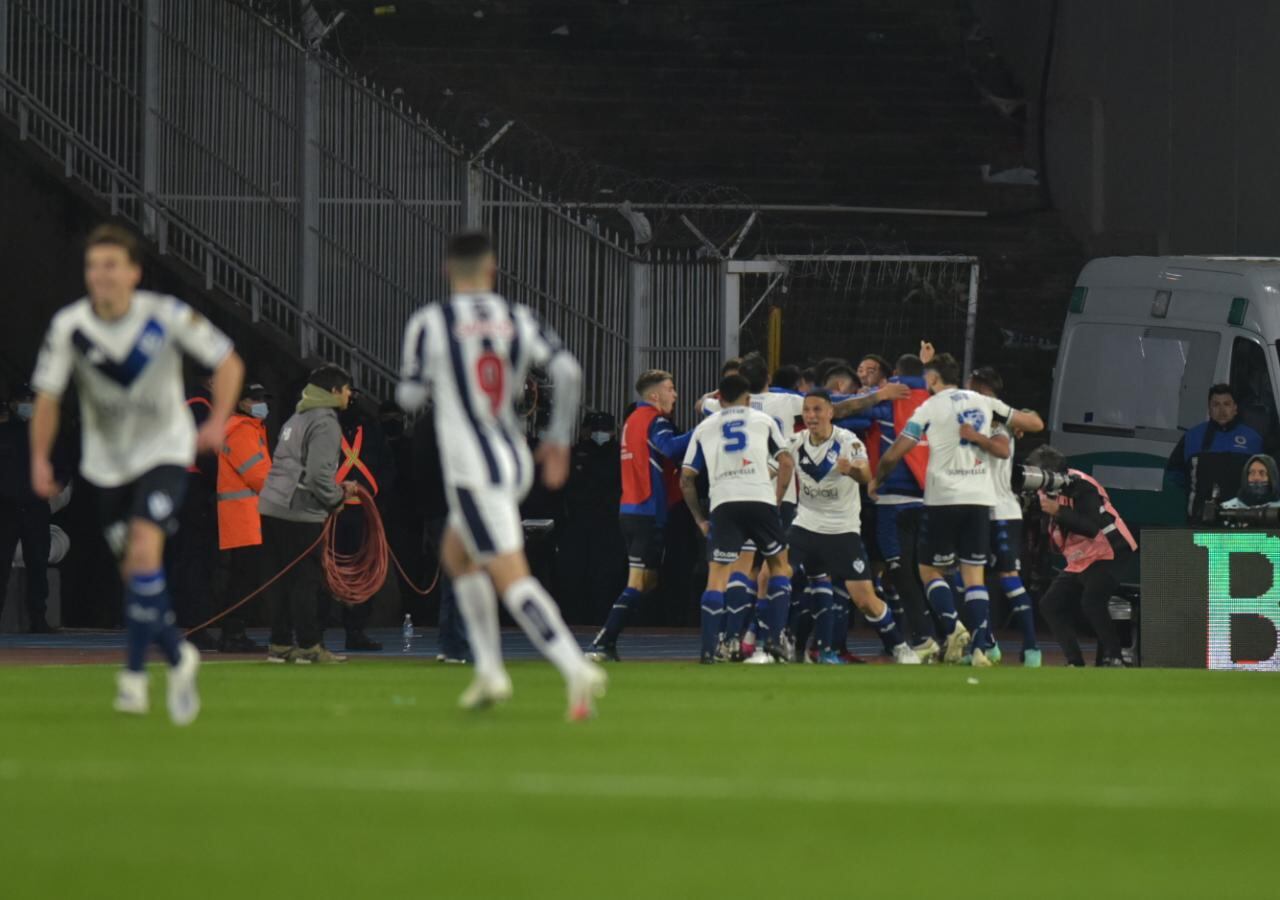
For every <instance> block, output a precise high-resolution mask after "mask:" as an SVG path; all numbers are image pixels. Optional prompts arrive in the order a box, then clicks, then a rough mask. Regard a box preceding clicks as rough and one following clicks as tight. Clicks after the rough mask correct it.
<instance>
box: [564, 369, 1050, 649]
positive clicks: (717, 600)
mask: <svg viewBox="0 0 1280 900" xmlns="http://www.w3.org/2000/svg"><path fill="white" fill-rule="evenodd" d="M887 368H888V364H887V363H886V362H885V361H884V360H883V359H882V358H880V357H878V356H869V357H867V358H865V359H864V360H863V365H862V366H860V367H859V371H858V377H859V378H860V379H861V380H862V381H863V384H864V387H865V390H863V391H861V392H859V393H857V394H850V393H848V392H849V391H850V389H851V386H852V384H851V382H852V381H853V372H852V370H850V369H849V368H848V367H847V366H845V365H844V364H843V363H839V362H838V361H837V364H835V365H832V366H829V367H827V368H826V369H825V370H818V371H814V372H807V373H804V377H801V378H799V379H796V378H794V376H796V375H798V374H800V373H799V372H798V370H795V369H794V368H793V367H791V370H790V371H789V372H787V373H785V374H786V375H787V376H788V380H789V381H790V383H789V384H786V385H784V386H779V385H771V383H770V375H769V372H768V369H767V366H766V365H765V363H764V360H763V359H762V358H760V357H759V356H758V355H757V354H751V355H748V356H747V357H744V358H743V359H741V360H730V361H729V362H728V363H726V364H725V366H724V368H723V370H722V379H721V381H720V384H719V388H718V390H717V391H716V392H714V393H713V394H709V395H707V396H705V397H703V398H702V399H701V400H699V401H698V404H697V412H698V414H699V415H702V416H704V417H705V418H704V419H703V420H702V422H701V423H700V424H699V425H698V426H697V427H696V428H695V429H693V430H692V431H691V432H689V433H687V434H683V435H679V434H676V432H675V429H674V427H673V426H672V424H671V422H670V419H669V418H668V416H670V415H671V413H672V411H673V410H674V408H675V401H676V398H677V394H676V391H675V386H674V383H673V380H672V376H671V375H670V374H669V373H667V372H664V371H661V370H653V371H650V372H646V373H644V374H643V375H642V376H641V377H640V379H639V380H638V382H637V384H636V391H637V394H638V395H639V403H638V404H637V406H636V409H635V411H634V412H633V413H632V414H631V415H630V416H629V417H628V418H627V420H626V423H625V424H624V426H623V433H622V451H621V456H622V460H621V464H622V482H623V497H622V507H621V522H622V531H623V534H624V536H625V538H626V540H627V544H628V559H629V564H630V573H631V574H630V577H629V581H628V585H627V588H626V589H625V590H624V591H623V593H622V595H621V596H620V597H619V598H618V601H617V602H616V603H615V604H614V605H613V608H612V609H611V610H610V614H609V617H608V619H607V621H606V622H605V624H604V627H603V628H602V629H601V630H600V632H599V633H598V634H597V635H596V637H595V639H594V641H593V642H592V645H591V647H590V648H589V651H588V655H589V656H591V657H592V658H593V659H596V660H607V659H611V660H617V659H618V658H619V655H618V647H617V641H618V637H619V635H620V634H621V632H622V630H623V628H624V626H625V623H626V618H627V615H628V613H629V612H630V611H631V610H632V609H633V608H635V606H636V605H637V604H638V603H639V602H640V600H641V597H642V596H643V594H644V593H645V592H647V591H651V590H653V589H654V588H655V587H656V583H657V570H658V567H659V565H660V563H661V559H662V551H663V546H664V534H665V526H666V522H667V519H668V516H669V511H670V509H671V508H672V507H673V506H675V505H676V504H677V503H679V502H680V500H681V499H683V501H684V502H685V504H686V505H687V506H688V508H689V511H690V513H691V514H692V515H693V518H694V521H695V522H697V524H698V526H699V528H700V529H701V530H702V532H703V534H704V535H706V538H707V562H708V574H707V584H706V591H705V592H704V593H703V594H702V599H701V621H702V644H701V661H702V662H703V663H708V664H710V663H716V662H729V661H742V662H746V663H748V664H767V663H773V662H790V661H799V660H800V659H805V660H809V661H814V662H822V663H829V664H840V663H844V662H848V661H853V660H855V659H856V658H855V657H853V656H852V654H850V653H849V652H848V648H847V634H848V621H849V608H850V605H852V606H853V607H856V608H857V610H858V611H859V612H860V613H861V614H862V615H863V617H864V618H865V619H866V620H867V622H868V623H869V624H870V625H871V626H872V627H873V628H874V629H875V630H876V632H877V633H878V635H879V637H880V639H881V641H882V642H883V645H884V649H885V652H886V653H887V654H889V655H891V656H892V657H893V659H894V660H895V661H896V662H898V663H903V664H907V665H912V664H919V663H921V662H928V661H932V660H933V659H934V658H941V659H943V660H944V661H946V662H949V663H966V664H971V665H974V666H979V667H983V666H989V665H992V664H993V663H996V662H999V660H1000V650H999V645H998V644H997V643H996V641H995V639H994V637H993V636H992V630H991V623H990V598H989V596H988V593H987V588H986V574H987V570H988V569H989V568H990V569H992V570H993V571H994V572H995V573H997V575H998V576H999V578H1000V583H1001V587H1002V589H1003V590H1004V592H1005V594H1006V596H1007V597H1008V598H1009V600H1010V601H1011V603H1012V606H1013V614H1014V617H1015V619H1017V620H1018V622H1019V624H1020V626H1021V628H1022V633H1023V662H1024V664H1025V665H1028V666H1038V665H1039V664H1040V651H1039V647H1038V646H1037V644H1036V639H1035V628H1034V622H1033V620H1032V616H1031V608H1030V605H1029V604H1028V602H1027V599H1026V590H1025V588H1024V587H1023V585H1022V582H1021V578H1020V576H1019V573H1018V569H1019V562H1018V557H1019V555H1020V547H1021V504H1020V502H1019V500H1018V497H1017V495H1016V494H1015V493H1014V491H1013V488H1012V485H1011V474H1012V473H1011V463H1010V460H1011V458H1012V455H1013V441H1014V439H1015V437H1016V436H1017V435H1019V434H1021V433H1024V432H1035V431H1040V430H1042V429H1043V427H1044V424H1043V422H1042V421H1041V419H1040V417H1039V416H1038V415H1036V414H1035V413H1032V412H1026V411H1020V410H1014V409H1011V408H1010V407H1009V406H1008V405H1007V404H1006V403H1004V402H1003V401H1001V400H1000V399H999V397H998V393H999V391H1000V388H1001V387H1002V384H1001V381H1000V379H999V376H998V375H997V374H996V373H995V372H994V371H993V370H991V369H985V368H984V369H979V370H977V371H976V372H975V373H973V375H972V376H971V377H970V378H969V379H968V385H967V387H966V388H961V387H959V382H960V371H959V366H958V364H957V363H956V361H955V359H954V358H952V357H951V356H950V355H948V354H937V355H935V354H934V353H933V348H932V347H931V346H930V345H928V344H924V345H922V353H921V355H920V356H914V355H905V356H903V357H901V358H899V360H898V363H897V366H896V367H895V370H894V372H893V373H892V374H890V373H889V372H888V371H887ZM818 385H821V386H818ZM860 435H861V436H860ZM704 484H705V490H703V485H704ZM676 485H678V489H679V496H677V495H676V493H675V487H676ZM868 532H870V534H868ZM870 538H874V544H873V546H874V552H869V551H868V544H869V543H872V541H871V540H869V539H870ZM952 579H956V580H955V581H953V580H952ZM957 591H958V592H961V594H962V598H963V602H962V604H961V605H960V606H959V607H957V603H956V597H955V594H956V592H957Z"/></svg>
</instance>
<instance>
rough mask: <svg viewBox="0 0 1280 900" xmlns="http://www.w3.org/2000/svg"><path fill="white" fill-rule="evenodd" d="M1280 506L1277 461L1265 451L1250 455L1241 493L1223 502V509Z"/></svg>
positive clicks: (1279, 482)
mask: <svg viewBox="0 0 1280 900" xmlns="http://www.w3.org/2000/svg"><path fill="white" fill-rule="evenodd" d="M1261 506H1270V507H1280V474H1277V470H1276V461H1275V460H1274V459H1272V458H1271V457H1270V456H1267V455H1266V454H1265V453H1259V454H1257V455H1255V456H1251V457H1249V461H1248V462H1247V463H1245V465H1244V481H1243V482H1242V483H1241V484H1240V493H1238V494H1236V496H1234V497H1232V498H1231V499H1230V500H1228V501H1227V502H1225V503H1223V504H1222V509H1249V508H1254V509H1256V508H1258V507H1261Z"/></svg>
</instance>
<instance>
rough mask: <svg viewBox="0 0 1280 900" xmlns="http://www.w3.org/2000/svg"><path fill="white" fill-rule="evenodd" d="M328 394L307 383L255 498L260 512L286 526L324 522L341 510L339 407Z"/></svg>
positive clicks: (285, 425) (335, 397)
mask: <svg viewBox="0 0 1280 900" xmlns="http://www.w3.org/2000/svg"><path fill="white" fill-rule="evenodd" d="M341 403H342V400H341V398H339V397H338V396H337V395H336V394H334V393H332V392H331V391H326V390H325V389H324V388H321V387H317V386H316V385H314V384H309V385H307V386H306V387H305V388H303V390H302V399H301V400H299V401H298V406H297V411H296V412H295V413H294V414H293V416H292V417H291V418H290V419H289V421H287V422H285V423H284V427H283V428H281V429H280V439H279V440H278V441H276V449H275V453H274V454H273V455H272V456H273V459H272V464H271V472H270V474H268V475H267V483H266V485H265V486H264V487H263V489H262V494H261V495H260V496H259V497H258V511H259V512H260V513H261V514H262V515H264V516H271V517H272V518H274V519H286V520H288V521H290V522H323V521H324V520H325V519H327V518H328V517H329V515H330V514H331V513H332V512H333V511H334V510H336V509H338V508H339V507H340V506H342V501H343V492H342V485H340V484H338V482H337V481H336V480H335V479H334V476H335V474H336V473H337V471H338V458H339V455H340V453H341V448H342V427H341V426H340V425H339V424H338V407H339V406H340V405H341Z"/></svg>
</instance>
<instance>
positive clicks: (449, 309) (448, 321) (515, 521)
mask: <svg viewBox="0 0 1280 900" xmlns="http://www.w3.org/2000/svg"><path fill="white" fill-rule="evenodd" d="M446 265H447V268H448V274H449V281H450V286H451V288H452V296H451V297H450V299H448V300H447V301H445V302H444V303H440V304H436V305H433V306H429V307H427V308H425V309H423V310H421V311H419V312H418V313H416V314H415V315H414V316H413V318H411V319H410V320H409V324H408V326H407V328H406V329H405V340H404V363H403V369H402V381H401V384H400V388H399V390H398V393H397V397H398V399H399V402H400V405H401V406H402V407H404V408H405V409H408V410H414V409H420V408H421V407H422V406H423V405H424V404H425V403H426V401H427V399H428V398H430V399H431V400H432V402H433V416H434V419H435V426H436V433H437V434H438V435H439V438H440V448H441V469H442V470H443V474H444V481H445V491H446V494H447V496H448V499H449V521H448V527H447V529H446V531H445V535H444V539H443V545H442V548H441V561H442V563H443V565H444V568H445V571H446V572H447V573H448V574H449V576H450V577H451V578H452V579H453V586H454V590H455V591H456V592H457V596H458V606H459V609H460V610H461V611H462V614H463V618H464V619H465V620H466V623H467V630H468V632H469V635H470V638H471V646H472V650H473V652H474V653H475V657H476V676H475V680H474V681H473V682H472V684H471V686H470V687H468V688H467V690H466V691H465V692H464V693H463V695H462V698H461V701H460V702H461V705H462V706H464V707H466V708H478V707H483V706H488V705H490V704H492V703H494V702H498V701H502V700H505V699H507V698H508V697H509V696H510V695H511V679H510V678H509V677H508V675H507V673H506V670H505V668H504V666H503V663H502V651H501V647H500V645H499V632H498V609H497V601H496V597H495V589H496V590H497V593H498V594H501V596H502V600H503V603H504V604H505V605H506V607H507V609H508V611H509V612H510V613H511V615H512V617H513V618H514V619H515V620H516V621H517V622H518V623H519V624H520V626H521V627H522V628H523V629H524V630H525V632H526V633H527V634H528V635H529V637H530V639H531V640H532V641H533V643H534V646H536V647H537V648H538V649H539V650H541V651H542V653H543V654H544V655H546V656H547V657H548V658H549V659H550V660H551V661H552V662H553V663H554V664H555V665H556V667H557V668H558V669H559V670H560V672H561V674H562V675H564V677H565V681H566V683H567V685H568V693H569V713H568V715H569V718H570V719H571V720H575V721H576V720H580V719H586V718H589V717H590V716H592V715H593V714H594V711H595V709H594V700H595V698H596V697H597V696H600V695H602V694H603V693H604V685H605V675H604V671H603V670H602V669H600V668H599V667H598V666H596V665H595V664H594V663H591V662H589V661H588V660H587V659H586V657H584V656H583V654H582V651H581V650H580V649H579V648H578V644H577V642H576V641H575V640H574V638H573V635H572V634H571V633H570V632H569V630H568V629H567V628H566V627H565V625H564V621H563V619H561V617H560V612H559V610H558V609H557V608H556V606H555V604H554V602H553V601H552V600H551V597H550V596H549V595H548V594H547V592H546V590H545V589H544V588H543V587H542V585H541V584H539V583H538V581H537V579H535V578H534V577H533V576H532V575H531V574H530V573H529V565H528V562H527V561H526V560H525V556H524V531H523V526H522V524H521V519H520V510H519V503H520V500H521V499H522V498H523V497H524V496H525V494H526V493H527V492H528V490H529V487H530V485H531V484H532V480H533V462H534V460H533V458H532V457H531V456H530V453H529V450H528V447H527V446H526V444H525V438H524V433H523V429H522V428H521V426H520V422H519V420H518V419H517V417H516V414H515V409H514V403H515V401H516V399H517V398H518V397H519V396H521V395H522V394H523V392H524V385H525V376H526V374H527V372H528V370H529V367H530V366H533V365H537V366H543V367H545V368H546V371H547V374H548V375H549V376H550V378H551V380H552V383H553V384H554V387H555V403H554V406H553V409H552V414H551V421H550V424H549V427H548V428H547V430H546V432H545V433H544V434H543V435H542V442H541V444H540V446H539V448H538V454H537V459H538V461H539V462H541V463H542V466H543V472H542V478H543V482H544V483H545V484H546V485H547V487H548V488H550V489H552V490H555V489H557V488H559V487H560V486H561V485H563V484H564V482H565V479H566V478H567V477H568V469H569V442H570V439H571V437H572V432H573V427H574V422H575V420H576V418H577V414H578V399H579V396H580V394H581V381H582V372H581V370H580V369H579V367H578V363H577V361H576V360H574V358H573V357H572V356H571V355H570V354H569V352H568V351H567V350H565V349H564V347H563V346H562V345H561V343H560V340H559V339H558V338H557V337H556V336H555V335H554V334H553V333H552V332H551V331H549V330H548V329H547V328H545V327H544V326H542V325H540V324H539V323H538V321H537V319H536V318H535V317H534V315H533V313H531V312H530V311H529V310H528V309H526V308H524V307H522V306H517V305H514V304H511V303H508V302H507V301H506V300H504V299H503V298H502V297H500V296H498V295H497V294H495V293H494V292H493V287H494V279H495V277H496V273H497V262H496V260H495V259H494V255H493V250H492V247H491V245H490V243H489V239H488V237H487V236H485V235H483V234H478V233H466V234H459V235H456V236H455V237H454V238H452V239H451V240H450V242H449V249H448V253H447V259H446Z"/></svg>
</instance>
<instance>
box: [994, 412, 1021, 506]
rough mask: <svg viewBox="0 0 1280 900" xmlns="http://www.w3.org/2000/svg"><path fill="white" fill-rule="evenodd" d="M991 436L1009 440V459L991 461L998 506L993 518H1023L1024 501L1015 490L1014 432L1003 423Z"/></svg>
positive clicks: (998, 424)
mask: <svg viewBox="0 0 1280 900" xmlns="http://www.w3.org/2000/svg"><path fill="white" fill-rule="evenodd" d="M991 434H992V435H993V436H995V435H1001V434H1002V435H1004V436H1005V437H1007V438H1008V439H1009V458H1008V459H996V458H994V457H993V458H992V460H991V483H992V486H993V487H994V488H995V491H996V505H995V506H993V507H992V508H991V518H992V519H996V520H998V521H1001V522H1008V521H1011V520H1014V519H1021V518H1022V500H1021V499H1019V497H1018V495H1017V494H1016V493H1015V492H1014V490H1013V484H1012V478H1013V432H1011V431H1010V430H1009V429H1008V427H1007V426H1006V425H1005V424H1004V423H1003V422H997V423H996V424H995V425H994V426H992V428H991Z"/></svg>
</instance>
